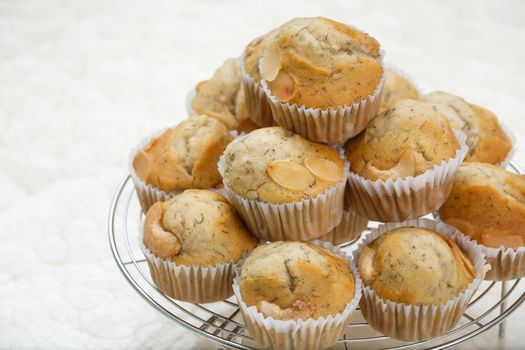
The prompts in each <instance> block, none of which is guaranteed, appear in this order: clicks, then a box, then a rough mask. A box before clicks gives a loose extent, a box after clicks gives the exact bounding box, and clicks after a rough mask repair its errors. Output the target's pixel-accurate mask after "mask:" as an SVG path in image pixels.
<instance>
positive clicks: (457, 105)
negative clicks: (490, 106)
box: [421, 91, 512, 164]
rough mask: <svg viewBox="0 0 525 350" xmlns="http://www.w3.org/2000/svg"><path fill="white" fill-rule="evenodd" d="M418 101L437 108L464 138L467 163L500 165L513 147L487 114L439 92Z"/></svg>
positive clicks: (480, 108)
mask: <svg viewBox="0 0 525 350" xmlns="http://www.w3.org/2000/svg"><path fill="white" fill-rule="evenodd" d="M421 101H422V102H425V103H428V104H430V105H431V106H433V107H435V108H437V109H438V110H439V111H440V112H441V113H443V114H444V115H445V116H446V117H447V118H448V120H449V123H450V125H451V126H452V127H453V128H455V129H458V130H461V131H463V132H464V133H465V135H467V146H468V147H469V151H468V153H467V156H466V158H465V161H466V162H483V163H491V164H499V163H501V162H503V161H504V160H505V158H506V157H507V155H508V154H509V152H510V150H511V148H512V143H511V141H510V139H509V138H508V136H507V135H506V134H505V132H504V131H503V129H502V128H501V126H500V124H499V122H498V118H497V117H496V116H495V115H494V114H493V113H492V112H490V111H489V110H487V109H485V108H483V107H479V106H476V105H474V104H471V103H468V102H467V101H465V100H464V99H462V98H461V97H459V96H455V95H452V94H449V93H446V92H442V91H434V92H431V93H429V94H427V95H425V96H423V97H422V98H421Z"/></svg>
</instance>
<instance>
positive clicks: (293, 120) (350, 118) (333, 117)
mask: <svg viewBox="0 0 525 350" xmlns="http://www.w3.org/2000/svg"><path fill="white" fill-rule="evenodd" d="M263 65H264V60H261V67H262V66H263ZM261 71H262V69H261ZM384 82H385V78H384V74H383V77H382V78H381V80H380V81H379V84H378V85H377V86H376V88H375V90H374V92H373V93H372V95H369V96H368V97H367V98H365V99H363V100H361V101H359V102H356V103H354V104H352V105H344V106H339V107H334V108H332V107H330V108H327V109H321V108H308V107H306V106H304V105H302V106H299V105H297V104H290V103H289V102H284V103H283V102H281V101H279V99H278V98H277V97H275V96H274V95H273V94H272V92H271V90H270V89H269V87H268V84H267V82H266V80H264V79H263V80H261V86H262V89H263V91H264V93H265V94H266V98H267V100H268V103H269V104H270V108H271V111H272V114H273V119H274V120H275V122H276V123H277V124H278V125H280V126H282V127H283V128H285V129H288V130H290V131H292V132H294V133H296V134H299V135H301V136H302V137H304V138H305V139H308V140H311V141H315V142H328V143H337V144H340V143H343V142H345V141H347V140H348V139H349V138H351V137H353V136H355V135H357V134H359V133H360V132H361V131H363V130H364V128H366V126H367V125H368V123H370V121H371V120H372V119H374V118H375V116H376V115H377V112H378V111H379V106H380V105H381V99H382V96H383V85H384Z"/></svg>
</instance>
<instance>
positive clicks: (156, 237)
mask: <svg viewBox="0 0 525 350" xmlns="http://www.w3.org/2000/svg"><path fill="white" fill-rule="evenodd" d="M256 245H257V239H256V238H255V237H253V236H252V235H251V234H250V232H249V231H248V229H247V228H246V226H245V225H244V223H243V222H242V220H241V219H240V218H239V216H238V215H237V213H236V212H235V209H234V208H233V207H232V205H231V203H230V202H229V201H228V200H227V199H226V198H224V197H223V196H221V195H220V194H218V193H216V192H213V191H208V190H186V191H184V192H182V193H181V194H178V195H176V196H175V197H174V198H173V199H171V200H170V201H168V202H157V203H155V204H154V205H153V206H152V207H151V208H150V209H149V210H148V212H147V214H146V218H145V220H144V230H143V237H141V247H142V250H143V252H144V254H145V256H146V259H147V261H148V265H149V268H150V272H151V276H152V278H153V281H154V282H155V284H156V285H157V286H158V287H159V289H160V290H161V291H162V292H163V293H165V294H167V295H168V296H170V297H172V298H175V299H179V300H185V301H191V302H199V303H202V302H211V301H217V300H222V299H225V298H228V297H229V296H231V295H232V293H233V292H232V289H231V282H232V278H233V268H234V267H235V264H236V263H237V262H239V261H240V260H241V258H242V257H243V255H244V254H245V253H247V252H249V251H250V250H252V249H253V248H255V246H256Z"/></svg>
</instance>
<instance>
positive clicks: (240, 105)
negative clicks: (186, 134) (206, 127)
mask: <svg viewBox="0 0 525 350" xmlns="http://www.w3.org/2000/svg"><path fill="white" fill-rule="evenodd" d="M191 107H192V109H193V111H194V112H195V113H196V114H206V115H208V116H210V117H213V118H216V119H218V120H220V121H222V122H223V123H224V124H225V125H226V126H227V127H228V129H230V130H234V129H236V130H238V131H239V132H241V131H244V132H248V131H251V130H254V129H256V128H257V126H256V125H255V124H254V123H253V122H251V119H250V118H249V114H248V109H247V108H246V101H245V98H244V89H243V88H242V86H241V73H240V68H239V62H238V60H237V59H235V58H229V59H227V60H226V61H225V62H224V63H223V64H222V65H221V66H220V67H219V68H218V69H217V70H216V71H215V73H214V74H213V76H212V77H211V78H210V79H209V80H204V81H201V82H200V83H199V84H197V86H196V87H195V96H194V97H193V99H192V101H191Z"/></svg>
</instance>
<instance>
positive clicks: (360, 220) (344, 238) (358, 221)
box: [317, 210, 368, 245]
mask: <svg viewBox="0 0 525 350" xmlns="http://www.w3.org/2000/svg"><path fill="white" fill-rule="evenodd" d="M367 225H368V219H367V218H364V217H362V216H360V215H357V213H356V212H355V211H353V210H345V211H343V216H342V218H341V222H340V223H339V225H337V226H336V227H334V228H333V230H331V231H330V232H328V233H326V234H324V235H322V236H321V237H319V238H317V239H318V240H320V241H325V242H330V243H332V244H334V245H338V244H342V243H345V242H352V241H354V240H356V239H357V238H359V236H361V234H362V233H363V231H364V230H365V229H366V227H367Z"/></svg>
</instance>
